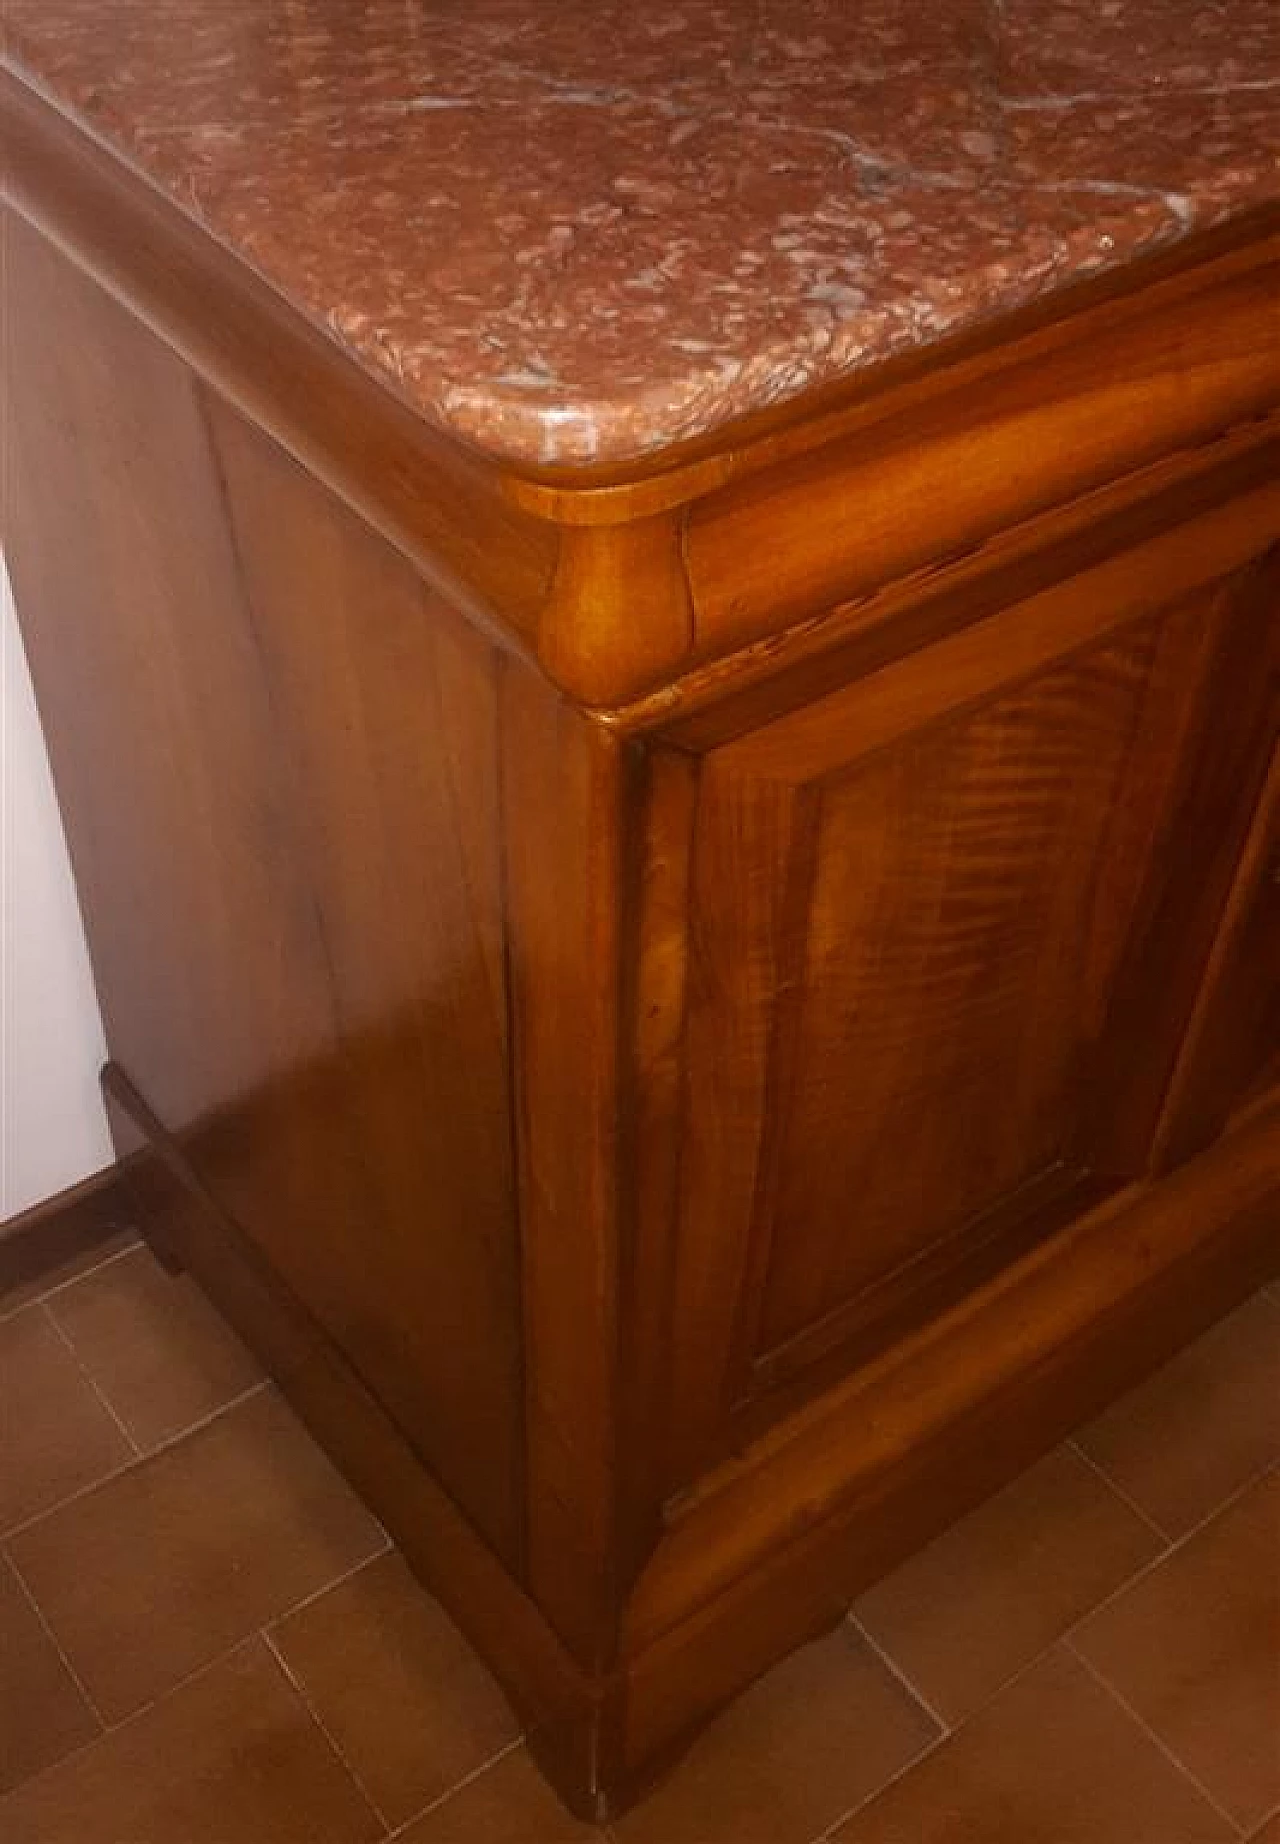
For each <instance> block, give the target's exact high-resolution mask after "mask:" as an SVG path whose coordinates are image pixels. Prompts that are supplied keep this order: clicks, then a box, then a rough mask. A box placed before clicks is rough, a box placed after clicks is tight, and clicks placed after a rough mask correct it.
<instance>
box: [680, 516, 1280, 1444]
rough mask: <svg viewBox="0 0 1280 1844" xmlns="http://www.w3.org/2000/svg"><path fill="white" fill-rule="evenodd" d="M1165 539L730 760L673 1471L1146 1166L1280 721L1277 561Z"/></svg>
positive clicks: (694, 926) (715, 779)
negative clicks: (1247, 811) (1196, 570)
mask: <svg viewBox="0 0 1280 1844" xmlns="http://www.w3.org/2000/svg"><path fill="white" fill-rule="evenodd" d="M1219 529H1220V530H1222V531H1224V532H1225V530H1226V527H1225V526H1221V527H1219ZM1240 537H1241V533H1240V531H1239V529H1236V530H1235V531H1234V535H1233V536H1232V538H1231V542H1232V543H1233V544H1236V545H1238V544H1239V542H1240ZM1184 541H1185V540H1184V539H1181V538H1180V539H1179V542H1184ZM1205 542H1206V544H1208V545H1210V546H1212V543H1213V532H1212V531H1206V536H1205ZM1146 548H1147V549H1148V550H1150V551H1151V553H1152V555H1151V593H1149V594H1148V595H1147V596H1146V598H1145V601H1146V606H1145V608H1144V607H1143V599H1144V598H1143V595H1142V579H1143V568H1144V564H1145V561H1146V560H1145V558H1144V557H1142V556H1141V555H1138V556H1136V558H1134V559H1127V560H1125V562H1124V565H1123V570H1124V575H1123V577H1121V575H1120V574H1119V568H1120V567H1119V566H1107V568H1106V569H1105V570H1102V571H1093V572H1090V573H1088V574H1087V575H1086V576H1082V577H1081V578H1079V579H1077V580H1076V581H1075V582H1073V583H1070V584H1067V585H1063V586H1059V587H1058V588H1057V589H1055V590H1054V591H1052V592H1051V593H1049V594H1047V595H1046V596H1043V597H1040V598H1037V602H1036V604H1035V605H1030V604H1024V605H1023V606H1022V607H1021V608H1011V609H1008V610H1005V611H1003V613H1002V614H1001V615H1000V616H997V617H995V618H994V619H993V620H991V621H988V622H985V623H982V624H978V625H976V626H975V627H973V628H970V629H966V630H963V631H961V632H958V633H957V634H955V635H953V636H952V637H951V638H950V639H949V640H947V641H944V642H942V643H941V644H939V645H938V646H935V647H933V648H930V649H927V650H925V651H924V652H922V653H921V654H919V655H916V656H912V657H910V658H907V659H904V660H902V661H899V662H897V663H895V664H894V665H892V666H890V667H888V668H886V669H884V670H883V671H881V672H880V673H877V674H875V675H872V676H871V677H869V678H867V679H865V680H861V681H859V682H857V683H856V684H854V685H851V686H848V687H846V688H845V689H844V690H843V691H841V692H838V693H836V694H834V695H833V696H830V697H828V698H826V699H825V700H823V701H822V703H821V704H820V705H816V706H815V705H810V706H807V707H804V708H803V709H800V710H797V711H796V712H795V713H794V714H792V715H789V716H783V717H781V718H779V719H776V720H775V721H774V722H772V723H770V724H768V725H766V726H764V727H763V728H762V729H760V730H758V731H756V732H753V733H752V734H751V735H749V736H746V737H743V738H738V739H735V740H734V741H733V742H730V743H728V744H726V745H725V746H723V747H721V748H720V749H717V750H713V751H711V752H710V754H709V755H708V756H707V757H706V759H705V761H704V763H703V767H702V774H701V781H700V788H699V797H698V803H697V812H696V817H695V821H694V825H693V844H692V873H691V894H690V899H689V902H690V917H691V920H690V935H689V942H690V949H689V969H690V971H689V988H688V1012H687V1032H686V1091H685V1092H686V1095H687V1107H686V1118H685V1120H684V1122H683V1158H682V1199H681V1220H680V1237H679V1245H678V1254H677V1273H676V1280H675V1291H676V1311H677V1323H678V1326H679V1332H678V1336H677V1345H678V1347H679V1349H680V1350H681V1351H683V1352H687V1353H691V1355H688V1356H685V1357H683V1358H681V1359H679V1360H678V1364H677V1369H678V1372H679V1374H678V1375H677V1381H676V1393H675V1397H674V1406H675V1415H674V1420H675V1424H676V1425H675V1427H674V1430H673V1447H674V1450H675V1453H676V1456H677V1459H676V1471H677V1473H678V1474H680V1473H683V1474H685V1475H686V1476H687V1474H688V1473H689V1472H690V1471H692V1470H696V1466H697V1464H698V1463H699V1462H700V1459H701V1458H705V1457H706V1447H707V1442H708V1437H709V1434H710V1433H711V1431H712V1430H713V1429H714V1427H715V1426H717V1425H719V1426H721V1427H722V1430H723V1429H727V1428H728V1427H729V1426H731V1425H733V1423H734V1418H735V1416H737V1417H739V1418H741V1416H743V1415H744V1414H745V1415H746V1417H747V1422H746V1424H744V1425H746V1426H750V1425H758V1423H759V1420H760V1414H759V1412H758V1411H759V1404H760V1403H761V1402H762V1401H767V1400H768V1399H769V1398H770V1397H771V1395H772V1394H773V1393H776V1392H777V1391H778V1390H780V1389H781V1390H783V1393H784V1395H785V1396H786V1398H787V1399H788V1400H794V1395H795V1389H796V1387H797V1386H799V1387H801V1389H803V1385H804V1379H805V1376H806V1374H807V1373H808V1372H811V1371H814V1372H815V1374H816V1371H817V1369H820V1370H821V1374H822V1375H823V1376H824V1377H825V1376H829V1375H830V1374H831V1366H832V1363H833V1362H834V1363H835V1365H836V1366H837V1369H838V1367H839V1365H840V1364H841V1363H842V1362H844V1363H846V1364H847V1363H852V1362H855V1361H860V1360H861V1359H862V1358H865V1357H866V1356H869V1355H871V1354H873V1353H874V1351H875V1350H876V1349H878V1348H880V1347H881V1346H883V1345H884V1344H885V1343H887V1342H890V1341H891V1340H892V1339H893V1338H894V1337H897V1336H900V1335H901V1334H902V1332H903V1331H904V1330H907V1329H909V1328H910V1326H911V1324H912V1323H915V1322H918V1321H919V1320H920V1319H921V1318H924V1317H927V1316H929V1314H931V1313H933V1312H936V1311H939V1310H942V1309H943V1308H945V1306H946V1305H947V1304H949V1303H950V1302H951V1301H952V1300H954V1299H955V1298H956V1297H957V1296H958V1295H959V1294H960V1293H962V1292H964V1291H965V1290H966V1289H967V1288H969V1287H971V1286H973V1285H976V1284H978V1283H979V1282H980V1281H981V1280H982V1279H983V1278H985V1277H988V1276H989V1275H990V1274H992V1273H993V1272H994V1271H995V1270H996V1269H998V1268H999V1267H1000V1266H1001V1265H1003V1264H1005V1263H1007V1262H1008V1261H1010V1260H1012V1259H1015V1258H1016V1257H1017V1256H1018V1255H1020V1254H1021V1253H1023V1252H1025V1251H1026V1250H1027V1249H1029V1248H1030V1247H1031V1246H1033V1245H1034V1244H1035V1243H1036V1242H1037V1241H1038V1240H1040V1239H1042V1238H1043V1237H1045V1236H1047V1235H1049V1234H1051V1233H1053V1232H1055V1231H1056V1230H1058V1229H1059V1228H1061V1227H1062V1226H1063V1224H1064V1223H1065V1222H1068V1221H1070V1219H1071V1217H1072V1216H1073V1215H1075V1214H1078V1212H1079V1211H1080V1210H1081V1209H1083V1208H1085V1207H1086V1206H1087V1205H1089V1204H1091V1203H1094V1202H1096V1201H1097V1200H1098V1199H1099V1198H1101V1197H1103V1196H1105V1195H1106V1193H1107V1192H1108V1191H1113V1190H1115V1189H1118V1188H1119V1187H1120V1186H1122V1185H1124V1184H1125V1183H1127V1182H1130V1181H1132V1180H1133V1179H1135V1178H1137V1177H1139V1176H1141V1175H1142V1173H1143V1171H1144V1170H1145V1168H1146V1165H1147V1163H1148V1160H1149V1158H1150V1155H1151V1149H1152V1145H1153V1142H1154V1138H1155V1132H1156V1125H1157V1120H1158V1116H1159V1109H1160V1104H1161V1099H1162V1096H1163V1094H1164V1091H1165V1089H1166V1087H1167V1084H1168V1081H1169V1078H1170V1075H1171V1073H1172V1070H1173V1067H1174V1064H1175V1061H1176V1058H1177V1055H1178V1050H1179V1045H1180V1043H1181V1041H1182V1037H1183V1035H1184V1033H1185V1031H1186V1028H1187V1022H1188V1018H1189V1016H1190V1013H1191V1011H1192V1007H1193V1005H1194V1001H1195V988H1196V984H1197V982H1198V980H1199V978H1200V975H1201V974H1202V973H1203V965H1204V960H1205V959H1206V958H1207V954H1208V950H1209V946H1210V945H1211V938H1212V930H1213V927H1214V926H1215V923H1216V918H1217V916H1218V915H1220V913H1221V910H1222V907H1223V904H1224V903H1225V900H1226V893H1227V888H1228V886H1229V884H1230V880H1231V874H1232V863H1231V859H1232V855H1233V854H1235V855H1236V856H1238V850H1239V846H1240V844H1241V843H1242V840H1243V829H1244V827H1243V823H1242V825H1241V827H1240V831H1239V837H1238V838H1236V839H1234V840H1233V838H1232V836H1231V831H1232V828H1231V825H1229V824H1227V823H1226V822H1225V820H1224V822H1223V824H1222V825H1220V826H1219V827H1218V828H1217V830H1216V833H1214V835H1213V837H1209V831H1210V828H1211V826H1212V810H1213V804H1214V801H1215V800H1218V799H1220V798H1221V797H1222V795H1223V793H1224V790H1225V791H1227V793H1228V795H1229V797H1230V798H1233V799H1236V800H1237V801H1238V802H1242V801H1253V800H1256V798H1257V791H1258V786H1259V784H1260V777H1261V774H1262V773H1263V771H1264V769H1265V761H1266V751H1267V748H1268V741H1267V738H1268V731H1269V729H1271V730H1273V728H1274V722H1275V711H1274V698H1273V694H1272V692H1271V690H1270V689H1269V686H1268V680H1267V675H1266V673H1265V671H1261V670H1260V669H1261V667H1262V665H1263V656H1264V654H1265V653H1266V650H1267V648H1268V647H1269V646H1270V645H1272V644H1273V643H1272V641H1271V640H1270V639H1269V638H1268V636H1269V634H1272V633H1273V632H1274V627H1273V625H1269V623H1270V616H1269V614H1268V606H1269V604H1268V598H1267V596H1266V595H1260V594H1259V593H1258V591H1257V589H1256V586H1255V587H1254V588H1253V589H1251V590H1250V591H1249V593H1248V594H1245V593H1243V590H1242V587H1241V586H1242V584H1243V583H1245V582H1246V581H1247V582H1250V583H1254V582H1255V579H1256V577H1257V571H1256V569H1253V568H1247V569H1245V570H1243V571H1242V570H1240V569H1239V567H1238V566H1239V563H1240V561H1241V560H1240V559H1238V558H1237V559H1236V560H1235V564H1236V567H1235V568H1234V569H1233V568H1231V567H1230V566H1229V567H1228V568H1226V569H1225V570H1223V571H1222V572H1221V573H1220V574H1219V575H1218V576H1217V578H1216V580H1215V579H1212V578H1211V580H1209V581H1207V582H1205V583H1203V584H1202V585H1201V586H1200V587H1198V588H1197V587H1192V588H1191V589H1190V590H1189V592H1188V593H1185V594H1178V593H1173V594H1169V593H1166V592H1165V589H1164V581H1165V576H1166V574H1167V572H1166V571H1165V568H1164V564H1165V562H1166V561H1167V560H1166V559H1165V558H1164V556H1163V553H1162V551H1161V548H1160V546H1159V544H1156V545H1154V546H1149V547H1146ZM1108 571H1110V574H1108V573H1107V572H1108ZM1119 581H1123V582H1124V584H1125V585H1126V598H1125V599H1124V600H1123V601H1121V602H1119V603H1118V605H1117V606H1116V608H1115V610H1114V612H1112V610H1111V608H1110V607H1109V604H1108V597H1107V590H1108V586H1109V584H1112V583H1114V582H1119ZM1272 613H1274V610H1272ZM1004 635H1009V636H1010V637H1011V638H1014V639H1016V641H1017V646H1016V647H1011V648H1009V649H1002V647H1001V644H1000V643H1001V640H1002V637H1003V636H1004ZM1224 700H1225V702H1224ZM1223 710H1229V711H1231V712H1232V715H1233V724H1232V742H1231V756H1232V761H1231V762H1230V763H1229V764H1228V768H1229V771H1230V772H1229V774H1223V773H1222V772H1221V769H1220V768H1219V770H1218V771H1215V769H1214V766H1213V758H1214V757H1215V754H1216V755H1217V756H1218V757H1219V758H1220V757H1221V748H1220V746H1219V745H1220V742H1221V739H1220V738H1215V732H1214V724H1215V723H1220V721H1221V717H1220V713H1221V712H1222V711H1223ZM1215 714H1217V715H1215ZM1206 790H1207V792H1206ZM1215 790H1216V792H1215ZM1231 790H1234V792H1231ZM1236 817H1237V818H1240V817H1241V816H1239V815H1237V816H1236ZM1245 822H1246V823H1247V816H1245ZM1174 929H1176V930H1179V931H1181V933H1180V934H1178V935H1177V937H1176V938H1174V937H1173V936H1172V935H1171V933H1170V931H1171V930H1174ZM1201 944H1202V945H1201ZM1197 956H1199V964H1198V965H1197V964H1195V963H1196V959H1197ZM765 1418H766V1419H767V1411H766V1412H765ZM717 1438H719V1437H717ZM712 1444H713V1445H714V1441H713V1443H712Z"/></svg>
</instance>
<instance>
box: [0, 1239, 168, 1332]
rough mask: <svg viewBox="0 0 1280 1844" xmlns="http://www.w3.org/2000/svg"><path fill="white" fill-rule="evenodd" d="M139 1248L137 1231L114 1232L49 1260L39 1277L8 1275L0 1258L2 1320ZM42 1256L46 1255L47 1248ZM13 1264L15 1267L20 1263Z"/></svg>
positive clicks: (0, 1306) (35, 1275) (36, 1275)
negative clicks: (126, 1250) (121, 1255)
mask: <svg viewBox="0 0 1280 1844" xmlns="http://www.w3.org/2000/svg"><path fill="white" fill-rule="evenodd" d="M46 1246H47V1245H46ZM139 1246H140V1239H139V1236H138V1232H137V1230H136V1229H127V1228H126V1229H113V1230H111V1231H109V1232H108V1233H107V1234H105V1235H104V1236H103V1238H102V1240H101V1241H100V1242H94V1243H92V1244H91V1245H90V1246H89V1247H88V1248H84V1247H77V1248H74V1249H71V1250H70V1251H69V1252H68V1253H67V1254H66V1255H65V1256H63V1257H62V1258H61V1259H55V1260H53V1261H46V1262H45V1263H44V1265H43V1266H42V1267H41V1268H40V1271H39V1272H38V1273H37V1274H27V1273H23V1274H21V1275H13V1276H11V1275H8V1274H6V1272H5V1268H6V1263H5V1261H4V1259H3V1258H2V1257H0V1319H7V1318H8V1317H9V1315H10V1314H11V1313H15V1312H17V1310H18V1308H19V1307H20V1306H26V1305H28V1304H29V1303H30V1302H31V1301H32V1300H41V1299H44V1298H45V1296H46V1295H47V1294H49V1293H51V1292H52V1291H53V1290H54V1289H55V1288H58V1287H61V1286H63V1285H65V1283H66V1282H67V1281H70V1280H74V1279H75V1278H76V1277H77V1276H78V1275H81V1274H88V1273H89V1272H90V1271H91V1270H92V1269H94V1268H98V1267H101V1266H102V1265H103V1263H104V1262H108V1261H112V1260H114V1258H115V1257H116V1256H117V1255H119V1254H121V1253H122V1252H123V1251H124V1250H125V1249H132V1248H138V1247H139ZM5 1252H6V1253H7V1251H5ZM41 1253H42V1255H43V1254H44V1249H42V1251H41ZM13 1265H14V1266H15V1267H16V1265H17V1264H16V1263H15V1264H13Z"/></svg>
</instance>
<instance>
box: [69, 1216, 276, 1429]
mask: <svg viewBox="0 0 1280 1844" xmlns="http://www.w3.org/2000/svg"><path fill="white" fill-rule="evenodd" d="M48 1310H49V1311H50V1312H51V1313H52V1314H53V1316H54V1318H55V1319H56V1320H57V1322H58V1324H59V1325H60V1326H61V1328H62V1330H63V1331H64V1332H65V1333H66V1335H67V1337H68V1338H69V1339H70V1340H71V1342H72V1344H73V1345H74V1346H75V1349H76V1355H77V1356H78V1357H79V1359H80V1362H81V1363H82V1364H83V1365H84V1367H85V1369H86V1370H87V1371H88V1372H89V1374H90V1375H91V1376H92V1378H93V1380H94V1382H95V1383H96V1384H97V1385H98V1387H99V1389H101V1391H102V1392H103V1394H104V1395H105V1396H106V1398H107V1400H108V1401H109V1402H110V1404H111V1406H112V1408H113V1409H114V1410H115V1412H116V1414H117V1415H118V1416H119V1417H120V1419H121V1421H122V1422H123V1423H124V1425H125V1427H126V1428H128V1430H129V1433H130V1434H131V1435H132V1436H133V1438H134V1440H135V1441H136V1442H137V1443H138V1445H139V1447H141V1448H143V1449H144V1450H145V1449H149V1448H152V1447H155V1446H158V1445H159V1443H160V1442H161V1441H164V1440H169V1439H171V1438H172V1437H173V1436H174V1435H175V1434H180V1433H181V1432H182V1431H183V1429H184V1428H189V1427H191V1426H192V1425H193V1423H195V1422H197V1421H200V1420H202V1419H203V1418H204V1417H205V1416H206V1415H212V1414H213V1413H214V1411H215V1410H217V1409H220V1408H222V1407H223V1406H224V1405H225V1404H226V1403H228V1402H230V1401H231V1400H232V1399H233V1398H234V1397H235V1396H238V1395H241V1394H242V1393H243V1392H244V1391H245V1390H246V1389H248V1388H250V1387H251V1386H252V1385H253V1384H254V1383H256V1382H258V1381H260V1380H261V1377H262V1369H261V1366H260V1365H259V1364H258V1363H257V1362H256V1360H255V1359H253V1358H252V1357H250V1355H249V1353H248V1351H247V1350H246V1349H245V1347H244V1346H243V1345H242V1344H241V1342H240V1340H239V1339H238V1338H237V1337H236V1335H235V1333H234V1332H232V1331H231V1330H230V1328H229V1327H228V1326H227V1325H226V1323H225V1321H224V1320H223V1319H222V1318H220V1316H219V1315H218V1313H217V1312H216V1311H215V1310H214V1308H213V1307H212V1306H211V1305H210V1304H209V1302H208V1300H206V1299H205V1297H204V1295H203V1294H202V1293H201V1292H200V1290H199V1288H198V1287H197V1286H196V1284H195V1282H194V1281H193V1280H192V1279H191V1278H190V1276H189V1275H186V1274H180V1275H173V1274H166V1273H165V1271H164V1269H163V1268H162V1267H161V1266H160V1264H159V1262H157V1261H156V1259H155V1257H154V1256H153V1255H152V1253H151V1251H150V1250H149V1249H146V1248H139V1249H136V1250H134V1252H133V1253H132V1254H129V1255H126V1256H124V1257H123V1258H122V1259H121V1260H119V1261H113V1262H111V1263H110V1264H109V1265H108V1266H107V1267H105V1268H100V1269H98V1270H97V1272H96V1273H93V1274H89V1275H87V1276H86V1277H85V1278H84V1279H83V1280H80V1281H77V1282H76V1283H75V1285H74V1286H71V1287H64V1288H63V1289H62V1291H61V1292H60V1293H58V1294H56V1295H55V1296H54V1298H53V1299H52V1300H50V1301H49V1303H48Z"/></svg>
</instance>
